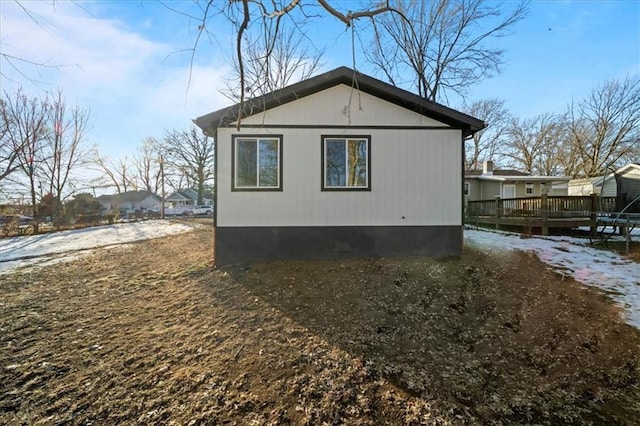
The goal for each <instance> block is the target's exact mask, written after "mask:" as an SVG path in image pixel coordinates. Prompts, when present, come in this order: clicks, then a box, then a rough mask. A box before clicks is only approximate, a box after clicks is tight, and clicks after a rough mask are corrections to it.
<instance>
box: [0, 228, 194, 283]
mask: <svg viewBox="0 0 640 426" xmlns="http://www.w3.org/2000/svg"><path fill="white" fill-rule="evenodd" d="M194 226H197V225H189V224H185V223H175V222H171V221H168V220H153V221H145V222H130V223H118V224H115V225H108V226H95V227H89V228H82V229H73V230H69V231H60V232H51V233H47V234H40V235H29V236H24V237H15V238H5V239H0V275H2V274H6V273H11V272H13V271H14V270H15V269H16V268H19V267H24V266H34V267H39V266H45V265H51V264H54V263H58V262H66V261H70V260H73V259H76V258H78V257H80V256H84V255H87V254H89V253H91V252H92V251H93V249H96V248H101V247H114V246H119V245H122V244H125V243H131V242H134V241H140V240H147V239H150V238H158V237H163V236H165V235H171V234H177V233H180V232H186V231H191V230H193V228H194Z"/></svg>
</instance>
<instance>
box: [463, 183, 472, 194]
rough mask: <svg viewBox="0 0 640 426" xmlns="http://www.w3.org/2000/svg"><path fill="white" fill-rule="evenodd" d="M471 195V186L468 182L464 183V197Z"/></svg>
mask: <svg viewBox="0 0 640 426" xmlns="http://www.w3.org/2000/svg"><path fill="white" fill-rule="evenodd" d="M470 194H471V184H470V183H469V182H465V183H464V195H465V196H466V195H470Z"/></svg>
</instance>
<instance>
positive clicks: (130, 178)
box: [93, 151, 137, 194]
mask: <svg viewBox="0 0 640 426" xmlns="http://www.w3.org/2000/svg"><path fill="white" fill-rule="evenodd" d="M93 156H94V160H93V164H94V165H95V166H96V168H97V170H98V171H99V172H101V173H103V176H102V177H100V178H98V180H97V184H98V186H100V187H107V188H108V187H115V189H116V192H117V193H118V194H122V193H123V192H127V191H128V190H130V189H132V188H133V189H135V188H137V185H136V182H135V176H134V172H132V171H131V165H130V163H129V159H128V157H127V156H124V157H123V158H120V159H119V160H118V161H115V162H114V161H112V160H110V159H108V158H107V157H101V156H100V153H99V152H97V151H95V152H94V154H93Z"/></svg>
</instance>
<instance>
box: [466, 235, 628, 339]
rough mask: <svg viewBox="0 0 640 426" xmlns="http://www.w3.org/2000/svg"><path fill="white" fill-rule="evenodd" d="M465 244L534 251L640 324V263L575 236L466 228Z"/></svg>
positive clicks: (556, 268) (547, 262)
mask: <svg viewBox="0 0 640 426" xmlns="http://www.w3.org/2000/svg"><path fill="white" fill-rule="evenodd" d="M464 238H465V244H468V245H469V246H471V247H476V248H478V249H480V250H483V249H484V250H523V251H530V252H534V253H535V254H536V255H537V256H538V257H539V258H540V260H542V261H543V262H544V263H546V264H548V265H550V266H551V267H552V268H553V269H554V270H556V271H558V272H560V273H563V274H566V275H569V276H571V277H573V278H574V279H575V280H576V281H578V282H581V283H583V284H586V285H589V286H594V287H598V288H599V289H602V290H604V291H606V292H607V293H608V294H609V295H610V297H611V298H612V299H613V300H614V301H615V302H616V303H617V304H618V305H619V306H621V307H622V308H623V309H624V316H625V320H626V321H627V322H628V323H629V324H631V325H633V326H635V327H638V328H640V264H638V263H637V262H634V261H632V260H630V259H627V258H625V257H623V256H620V255H619V254H617V253H613V252H610V251H607V250H600V249H596V248H593V247H590V246H589V240H588V239H581V238H574V237H565V236H562V237H555V236H554V237H531V238H520V234H515V233H510V232H500V231H490V230H478V229H465V231H464Z"/></svg>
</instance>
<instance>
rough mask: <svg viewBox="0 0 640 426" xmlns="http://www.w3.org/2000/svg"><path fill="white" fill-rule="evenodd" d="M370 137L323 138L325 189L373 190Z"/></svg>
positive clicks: (323, 183) (323, 177)
mask: <svg viewBox="0 0 640 426" xmlns="http://www.w3.org/2000/svg"><path fill="white" fill-rule="evenodd" d="M370 142H371V137H370V136H346V137H345V136H323V137H322V163H323V164H322V189H323V190H365V191H366V190H370V189H371V165H370V163H371V149H370Z"/></svg>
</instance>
